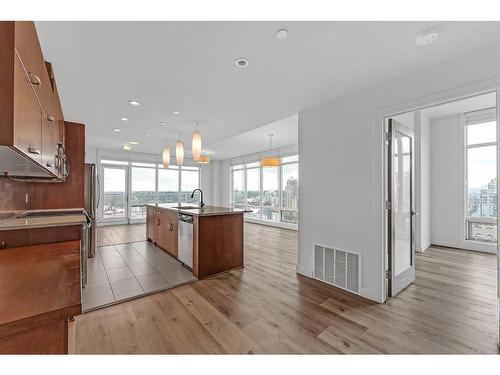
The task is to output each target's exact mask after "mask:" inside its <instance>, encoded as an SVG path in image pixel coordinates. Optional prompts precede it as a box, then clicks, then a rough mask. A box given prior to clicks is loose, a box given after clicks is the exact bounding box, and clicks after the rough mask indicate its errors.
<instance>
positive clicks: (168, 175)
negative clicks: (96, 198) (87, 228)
mask: <svg viewBox="0 0 500 375" xmlns="http://www.w3.org/2000/svg"><path fill="white" fill-rule="evenodd" d="M101 175H102V179H103V182H104V183H103V186H102V189H103V190H102V191H103V194H104V199H103V204H102V205H101V207H102V208H100V210H101V211H100V215H101V219H104V220H120V221H123V220H127V219H129V220H137V219H140V220H143V219H144V218H145V217H146V205H147V204H151V203H178V202H196V203H198V201H199V195H195V196H194V197H193V198H191V192H192V191H193V190H194V189H196V188H199V187H200V168H199V167H195V166H192V167H191V166H182V167H178V166H170V167H169V168H164V167H163V165H162V164H156V163H147V162H130V161H118V160H106V159H101Z"/></svg>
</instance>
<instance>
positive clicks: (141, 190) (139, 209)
mask: <svg viewBox="0 0 500 375" xmlns="http://www.w3.org/2000/svg"><path fill="white" fill-rule="evenodd" d="M136 165H142V166H136ZM145 165H146V166H147V167H146V166H145ZM151 167H152V168H151ZM131 171H132V175H131V178H130V184H131V189H130V191H131V197H130V199H131V201H130V218H131V219H141V218H145V217H146V204H148V203H155V202H156V170H155V165H154V164H151V165H147V164H144V163H132V168H131Z"/></svg>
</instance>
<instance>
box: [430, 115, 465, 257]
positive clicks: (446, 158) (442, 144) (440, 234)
mask: <svg viewBox="0 0 500 375" xmlns="http://www.w3.org/2000/svg"><path fill="white" fill-rule="evenodd" d="M430 127H431V150H430V152H431V159H432V166H431V181H430V186H431V202H432V204H431V228H432V230H431V233H432V234H431V241H432V243H433V244H435V245H445V246H454V247H460V246H458V241H459V238H460V226H461V217H462V215H461V210H462V206H461V205H460V204H459V203H460V196H461V193H462V191H463V190H462V188H461V185H463V181H461V174H460V141H461V138H460V115H458V114H457V115H453V116H447V117H444V118H441V119H438V120H433V121H431V126H430Z"/></svg>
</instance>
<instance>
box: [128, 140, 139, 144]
mask: <svg viewBox="0 0 500 375" xmlns="http://www.w3.org/2000/svg"><path fill="white" fill-rule="evenodd" d="M129 143H130V144H131V145H138V144H139V143H137V142H134V141H130V142H129Z"/></svg>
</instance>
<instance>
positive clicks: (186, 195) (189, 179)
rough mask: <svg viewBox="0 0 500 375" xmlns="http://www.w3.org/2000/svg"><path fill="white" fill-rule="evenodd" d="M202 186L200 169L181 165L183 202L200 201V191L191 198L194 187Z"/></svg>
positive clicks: (181, 199)
mask: <svg viewBox="0 0 500 375" xmlns="http://www.w3.org/2000/svg"><path fill="white" fill-rule="evenodd" d="M199 187H200V171H199V168H197V167H181V198H180V201H181V202H187V203H198V202H199V201H200V197H199V194H200V193H199V192H196V193H195V195H194V197H193V198H191V193H192V192H193V190H194V189H197V188H199Z"/></svg>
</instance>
